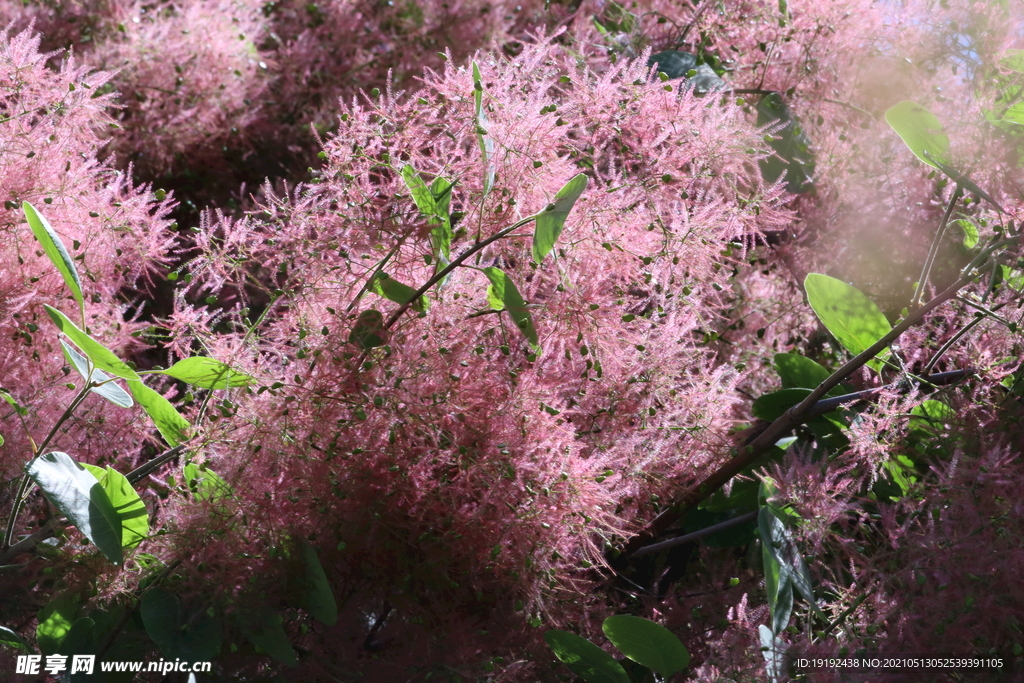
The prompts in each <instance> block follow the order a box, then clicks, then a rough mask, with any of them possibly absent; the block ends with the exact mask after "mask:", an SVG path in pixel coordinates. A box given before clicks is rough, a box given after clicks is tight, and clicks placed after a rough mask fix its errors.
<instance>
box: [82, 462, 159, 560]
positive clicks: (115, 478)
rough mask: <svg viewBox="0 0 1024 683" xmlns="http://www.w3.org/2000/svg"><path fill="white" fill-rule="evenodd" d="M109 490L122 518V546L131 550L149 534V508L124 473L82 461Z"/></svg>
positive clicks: (111, 499) (105, 489)
mask: <svg viewBox="0 0 1024 683" xmlns="http://www.w3.org/2000/svg"><path fill="white" fill-rule="evenodd" d="M82 467H84V468H85V469H87V470H89V471H90V472H92V475H93V476H94V477H96V480H97V481H98V482H99V483H100V486H102V487H103V490H104V491H106V492H107V497H108V498H109V499H110V502H111V504H113V506H114V510H116V511H117V516H118V517H119V518H120V520H121V547H122V548H124V549H125V550H130V549H132V548H134V547H135V546H137V545H138V544H139V543H141V542H142V541H143V540H144V539H145V538H146V537H147V536H149V510H147V509H146V504H145V503H143V502H142V498H140V497H139V494H138V493H136V491H135V489H134V488H133V487H132V485H131V484H130V483H128V479H126V478H125V476H124V475H123V474H121V473H120V472H118V471H117V470H114V469H112V468H110V467H107V468H103V467H97V466H96V465H89V464H87V463H82Z"/></svg>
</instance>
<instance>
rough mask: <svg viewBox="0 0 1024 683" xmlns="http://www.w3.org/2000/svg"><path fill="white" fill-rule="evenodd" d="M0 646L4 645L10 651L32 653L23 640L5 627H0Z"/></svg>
mask: <svg viewBox="0 0 1024 683" xmlns="http://www.w3.org/2000/svg"><path fill="white" fill-rule="evenodd" d="M0 645H6V646H7V647H9V648H11V649H12V650H22V651H24V652H32V648H31V647H29V645H28V643H27V642H25V639H24V638H22V637H21V636H20V635H18V634H17V633H16V632H14V631H12V630H11V629H9V628H7V627H6V626H0Z"/></svg>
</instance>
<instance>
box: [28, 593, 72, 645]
mask: <svg viewBox="0 0 1024 683" xmlns="http://www.w3.org/2000/svg"><path fill="white" fill-rule="evenodd" d="M81 608H82V601H81V599H80V597H79V594H78V593H61V594H60V595H58V596H56V597H54V598H53V599H52V600H50V602H48V603H46V606H45V607H43V609H41V610H39V612H38V614H36V620H37V621H38V622H39V623H38V625H37V626H36V645H38V646H39V649H40V651H41V652H42V653H43V654H47V655H48V654H53V653H54V652H56V651H57V649H58V648H59V647H60V645H61V643H63V642H64V638H65V637H66V636H67V634H68V631H70V630H71V625H72V624H74V623H75V618H76V617H77V616H78V612H79V610H81Z"/></svg>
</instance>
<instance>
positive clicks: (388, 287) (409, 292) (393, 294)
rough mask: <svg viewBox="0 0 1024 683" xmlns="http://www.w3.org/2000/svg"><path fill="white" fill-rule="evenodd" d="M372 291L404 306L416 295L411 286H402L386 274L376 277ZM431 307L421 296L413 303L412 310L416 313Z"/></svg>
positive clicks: (381, 273) (371, 286)
mask: <svg viewBox="0 0 1024 683" xmlns="http://www.w3.org/2000/svg"><path fill="white" fill-rule="evenodd" d="M370 291H371V292H373V293H374V294H377V295H380V296H382V297H384V298H385V299H387V300H388V301H394V302H395V303H396V304H404V303H406V302H408V301H410V300H411V299H412V298H413V295H414V294H416V290H415V289H413V288H412V287H410V286H409V285H406V284H402V283H401V282H399V281H398V280H396V279H395V278H393V277H391V276H390V275H388V274H387V273H384V272H379V273H376V274H375V275H374V277H373V281H372V282H370ZM429 305H430V304H429V302H428V301H427V297H425V296H421V297H420V298H419V299H417V300H416V302H415V303H413V305H412V308H413V310H414V311H425V310H427V308H428V307H429Z"/></svg>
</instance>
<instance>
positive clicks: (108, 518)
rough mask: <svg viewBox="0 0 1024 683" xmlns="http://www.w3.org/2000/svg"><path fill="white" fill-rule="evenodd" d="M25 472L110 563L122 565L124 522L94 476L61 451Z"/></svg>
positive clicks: (30, 464) (37, 461)
mask: <svg viewBox="0 0 1024 683" xmlns="http://www.w3.org/2000/svg"><path fill="white" fill-rule="evenodd" d="M25 472H26V474H28V476H29V478H31V479H32V481H34V482H35V483H36V484H38V485H39V488H40V489H42V491H43V493H44V494H45V495H46V497H47V498H48V499H49V501H50V502H51V503H53V505H54V507H56V508H57V509H58V510H60V512H61V514H63V515H64V516H65V517H67V518H68V521H70V522H71V523H72V524H74V525H75V526H76V527H77V528H78V530H79V531H81V532H82V534H83V535H84V536H85V537H86V538H88V539H89V540H90V541H92V542H93V543H94V544H95V545H96V547H97V548H98V549H99V551H100V552H101V553H103V555H104V556H106V558H107V559H108V560H110V561H111V562H113V563H114V564H121V562H122V560H123V554H122V551H121V537H122V530H121V518H120V516H119V515H118V513H117V510H115V509H114V505H113V504H112V503H111V501H110V498H109V497H108V496H107V492H106V491H105V490H104V489H103V486H102V485H101V484H100V483H99V482H98V481H97V480H96V477H94V476H93V475H92V473H91V472H89V471H88V470H87V469H85V468H84V467H82V466H81V465H79V464H78V463H77V462H75V460H74V458H72V457H71V456H70V455H68V454H67V453H61V452H59V451H54V452H52V453H46V454H44V455H41V456H39V457H38V458H35V459H34V460H32V461H31V462H29V464H28V465H26V466H25Z"/></svg>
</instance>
